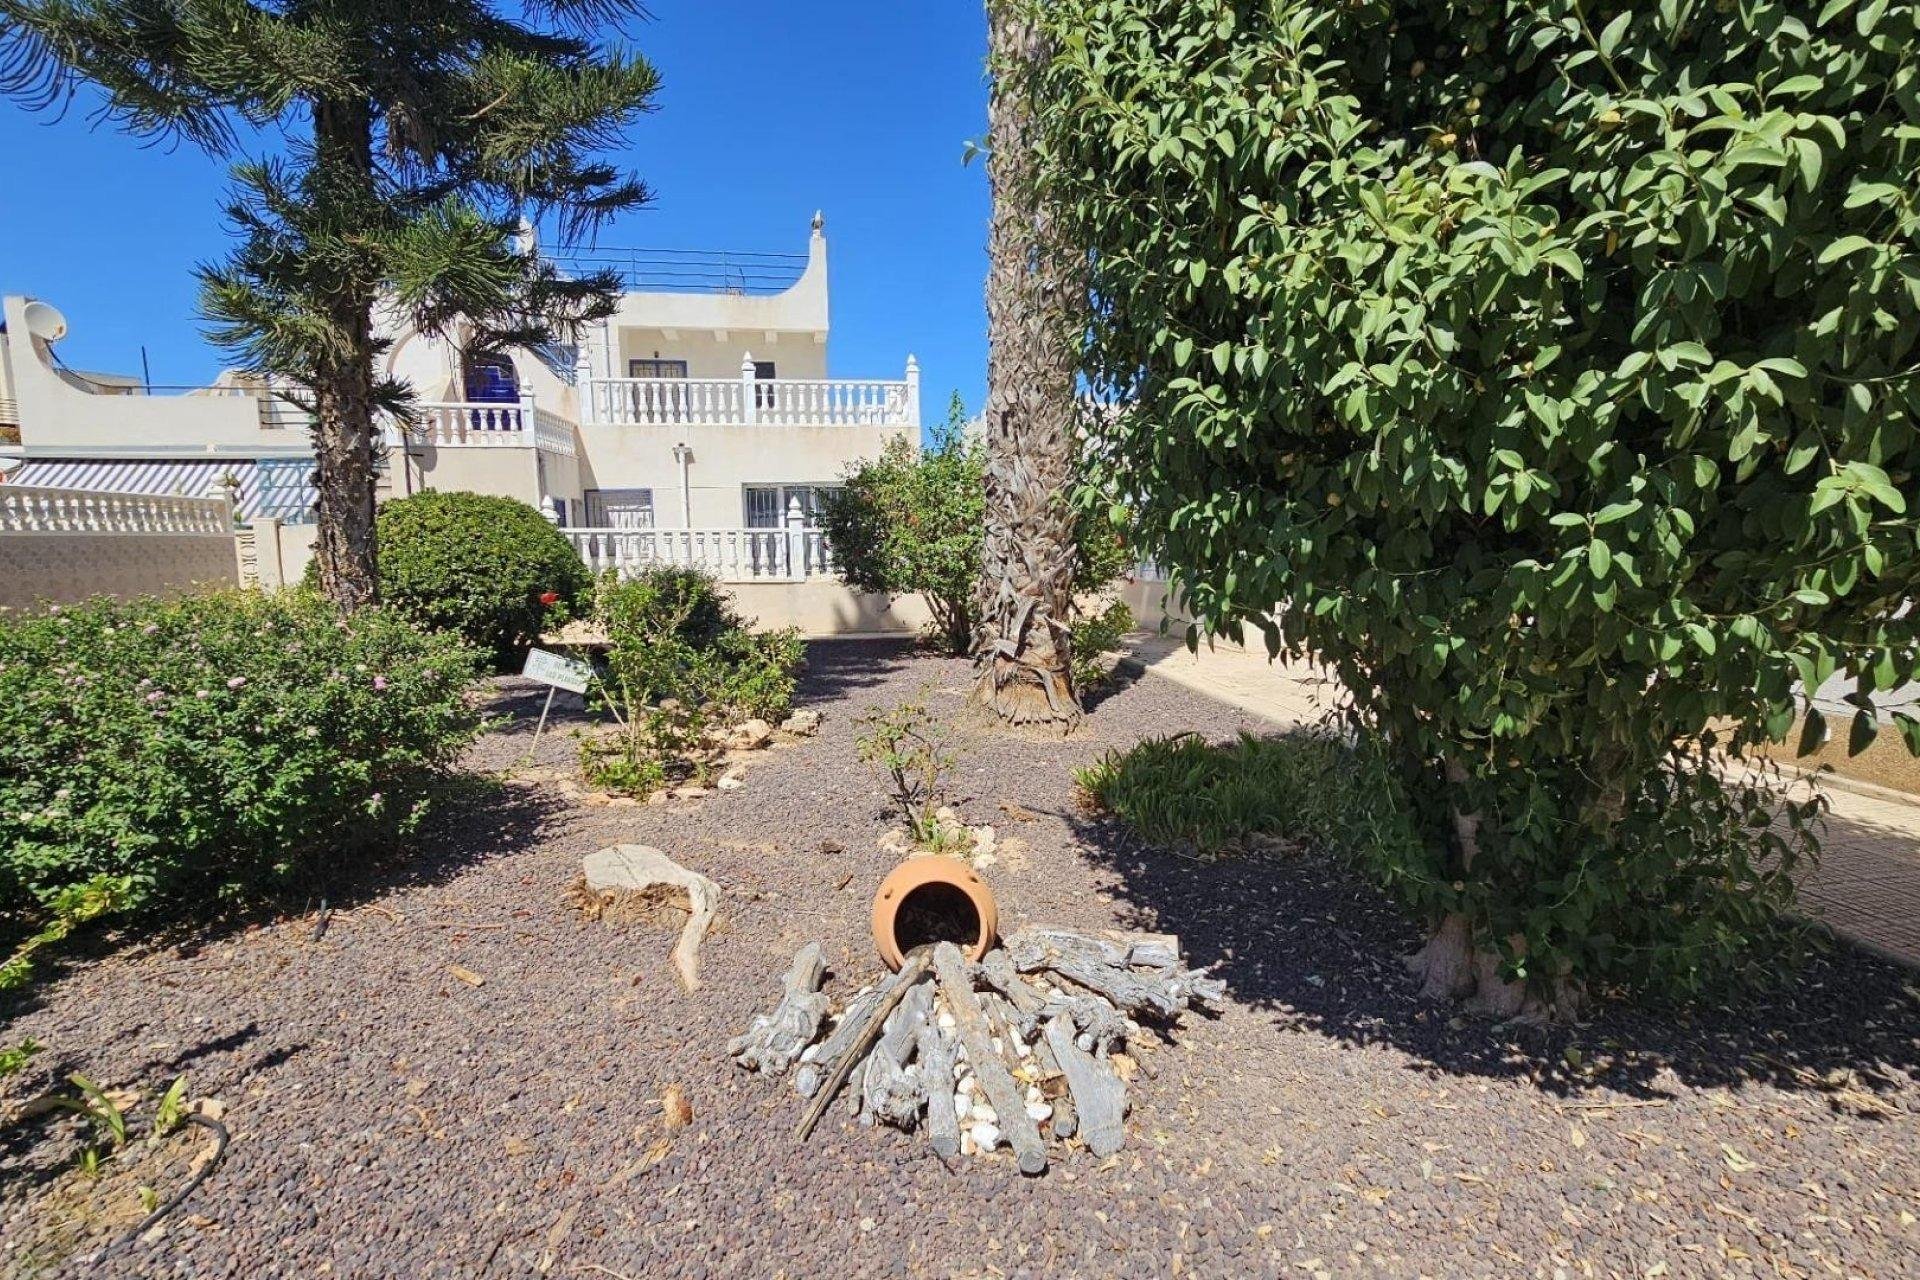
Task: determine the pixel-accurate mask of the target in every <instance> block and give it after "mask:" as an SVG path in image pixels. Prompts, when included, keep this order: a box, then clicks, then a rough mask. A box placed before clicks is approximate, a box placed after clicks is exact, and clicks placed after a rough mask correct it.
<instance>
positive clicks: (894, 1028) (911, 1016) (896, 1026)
mask: <svg viewBox="0 0 1920 1280" xmlns="http://www.w3.org/2000/svg"><path fill="white" fill-rule="evenodd" d="M932 1016H933V984H932V983H930V982H919V983H915V984H914V986H913V987H912V989H911V990H909V991H908V992H907V994H906V998H905V999H903V1000H901V1002H900V1007H899V1008H898V1009H895V1010H894V1011H893V1013H892V1015H891V1016H890V1017H888V1018H887V1020H886V1021H885V1022H884V1023H882V1024H881V1032H880V1043H881V1044H882V1045H884V1046H885V1047H886V1050H887V1052H888V1053H889V1054H892V1055H893V1060H894V1061H895V1062H897V1063H899V1064H900V1065H901V1066H905V1065H906V1064H907V1060H908V1059H910V1058H911V1057H913V1051H914V1049H915V1048H917V1047H918V1046H919V1044H920V1024H921V1023H923V1022H925V1021H926V1020H927V1019H929V1018H931V1017H932Z"/></svg>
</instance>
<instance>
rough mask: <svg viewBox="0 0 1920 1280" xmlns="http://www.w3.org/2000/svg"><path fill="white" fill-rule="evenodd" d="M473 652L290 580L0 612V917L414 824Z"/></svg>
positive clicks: (7, 924)
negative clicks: (345, 612)
mask: <svg viewBox="0 0 1920 1280" xmlns="http://www.w3.org/2000/svg"><path fill="white" fill-rule="evenodd" d="M474 667H475V655H474V654H473V652H472V651H471V650H470V649H469V648H468V647H467V646H466V645H465V644H464V643H462V642H461V641H460V640H459V639H458V638H456V637H452V636H445V635H437V634H431V633H427V632H423V631H421V630H419V629H418V628H417V627H415V626H414V625H413V624H412V623H410V622H408V621H407V620H406V619H405V618H403V617H401V616H399V615H398V614H397V613H394V612H392V611H390V610H384V609H375V610H368V611H366V612H363V613H359V614H355V615H353V616H352V617H350V618H341V617H340V616H339V615H338V614H336V613H335V612H334V611H333V610H332V609H331V608H330V607H328V606H327V605H326V604H325V603H323V602H322V601H320V600H319V599H317V598H315V597H314V596H312V595H311V594H309V593H307V592H304V591H288V592H283V593H280V594H278V595H272V596H262V595H259V594H257V593H247V592H238V591H224V592H214V593H210V594H206V595H196V596H188V597H184V598H182V599H177V600H152V599H146V600H136V601H130V602H124V603H122V602H114V601H107V600H98V601H93V602H89V603H87V604H83V605H78V606H73V607H68V608H61V609H56V610H51V611H49V612H46V613H43V614H37V615H30V616H25V617H21V618H17V619H14V620H11V621H8V622H5V623H3V624H0V920H3V922H4V923H3V924H0V927H3V928H4V929H5V931H6V932H8V933H10V934H11V933H17V932H23V931H25V930H26V929H27V928H29V927H31V926H32V925H33V922H34V920H35V919H36V918H37V917H38V916H39V915H41V914H43V913H44V912H46V911H49V910H51V909H52V908H53V907H54V905H55V904H56V903H58V902H59V901H60V900H61V898H60V895H61V894H62V893H63V892H65V891H68V890H70V889H71V888H72V887H73V886H79V885H86V884H89V883H94V884H112V885H114V886H116V894H117V895H118V896H120V897H123V898H124V901H125V903H126V905H128V906H136V907H137V906H159V905H168V906H174V905H178V904H180V903H182V902H183V901H185V900H186V899H188V898H189V897H192V898H195V899H198V898H199V897H201V896H203V895H206V896H213V897H230V896H232V895H236V894H241V893H244V892H251V891H260V890H270V889H273V888H276V887H278V886H280V885H283V884H284V883H285V882H287V881H288V879H289V878H290V877H294V876H296V875H299V874H301V873H304V872H311V871H317V870H321V869H324V868H326V867H327V866H328V865H330V864H332V863H334V862H336V861H337V860H338V859H339V858H340V857H341V856H342V852H343V851H344V850H345V849H347V848H349V847H351V846H353V845H357V844H360V843H363V842H365V841H366V840H369V839H372V838H375V837H377V836H379V835H381V834H384V833H390V832H392V831H393V830H395V829H396V828H399V827H402V826H404V825H406V824H407V823H409V822H411V821H413V820H414V817H415V815H416V814H417V812H418V804H419V802H420V799H421V796H422V784H423V783H425V782H426V781H427V780H428V779H430V778H431V776H432V775H433V774H434V773H435V772H436V771H438V770H441V769H443V768H445V767H446V766H448V765H449V764H451V763H452V762H453V760H454V758H455V756H456V755H457V754H458V752H459V751H460V750H461V749H462V748H464V747H465V746H466V745H467V744H468V743H470V742H471V741H472V740H473V739H474V737H475V736H476V734H477V733H478V731H479V729H480V727H481V725H482V718H481V715H480V713H479V712H478V711H477V710H476V708H475V706H474V705H473V703H472V702H471V701H470V699H469V698H468V696H467V693H468V690H469V689H470V687H471V683H472V676H473V672H474Z"/></svg>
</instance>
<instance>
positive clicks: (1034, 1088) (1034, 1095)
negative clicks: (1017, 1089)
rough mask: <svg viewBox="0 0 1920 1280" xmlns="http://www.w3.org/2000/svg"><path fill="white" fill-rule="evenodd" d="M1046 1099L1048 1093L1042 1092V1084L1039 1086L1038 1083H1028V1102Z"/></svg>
mask: <svg viewBox="0 0 1920 1280" xmlns="http://www.w3.org/2000/svg"><path fill="white" fill-rule="evenodd" d="M1046 1100H1047V1095H1046V1094H1044V1093H1041V1092H1040V1086H1039V1085H1037V1084H1030V1085H1028V1086H1027V1101H1028V1102H1045V1101H1046Z"/></svg>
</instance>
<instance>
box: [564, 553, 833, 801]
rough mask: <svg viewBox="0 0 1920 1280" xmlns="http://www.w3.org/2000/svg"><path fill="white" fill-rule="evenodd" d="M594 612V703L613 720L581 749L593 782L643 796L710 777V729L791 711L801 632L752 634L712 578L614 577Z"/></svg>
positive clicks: (675, 572) (682, 573) (687, 572)
mask: <svg viewBox="0 0 1920 1280" xmlns="http://www.w3.org/2000/svg"><path fill="white" fill-rule="evenodd" d="M593 609H594V617H595V619H596V621H597V622H598V623H599V625H600V626H601V628H602V629H603V630H604V631H605V633H606V636H607V652H606V660H605V669H604V671H603V673H602V675H601V677H600V680H599V681H598V682H597V684H596V686H595V689H594V692H593V695H592V702H593V705H594V706H595V707H596V708H598V709H600V710H603V711H605V712H606V713H607V714H608V715H609V716H610V717H611V718H612V720H613V726H612V727H613V732H611V733H610V734H602V735H597V736H594V737H590V738H587V739H585V740H583V741H582V743H581V748H580V764H581V771H582V772H583V773H584V774H585V775H586V777H587V779H588V781H589V782H591V783H592V784H593V785H595V786H599V787H605V788H607V789H609V790H618V791H625V792H629V793H632V794H636V795H645V794H648V793H650V792H652V791H656V790H658V789H659V788H660V787H662V786H665V785H668V784H669V783H673V782H679V781H683V780H687V779H694V780H698V781H704V779H705V777H706V775H707V772H708V770H709V768H710V766H711V765H712V762H713V758H714V754H715V753H714V750H713V744H712V742H711V741H710V740H709V736H708V730H709V729H710V728H713V727H715V726H723V725H727V724H732V723H736V722H738V721H740V720H743V719H747V718H749V717H754V716H758V717H760V718H762V719H767V720H778V719H780V718H781V717H784V716H785V715H786V714H787V711H788V710H789V709H790V708H791V706H792V702H793V691H794V687H795V682H796V677H797V672H798V671H799V668H800V664H801V661H802V656H803V653H804V648H803V645H802V642H801V639H800V634H799V632H797V631H794V630H786V631H775V632H768V633H764V634H755V633H753V632H751V631H749V630H748V629H747V625H746V623H745V621H744V620H743V619H741V618H740V616H739V615H738V614H736V613H735V612H734V611H733V608H732V606H731V605H730V604H729V603H728V601H727V599H726V597H725V595H723V594H722V592H721V590H720V586H719V584H718V583H717V582H716V581H715V580H714V579H713V578H712V577H711V576H710V575H707V574H704V573H700V572H698V571H695V570H691V569H653V570H648V571H646V572H643V573H641V574H639V575H637V576H635V577H633V578H630V579H627V580H625V581H621V580H619V579H617V578H615V577H613V576H612V575H608V576H607V577H606V578H604V579H602V580H601V582H600V583H599V585H598V587H597V588H596V589H595V592H594V601H593Z"/></svg>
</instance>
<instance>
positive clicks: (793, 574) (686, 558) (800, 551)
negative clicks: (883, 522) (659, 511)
mask: <svg viewBox="0 0 1920 1280" xmlns="http://www.w3.org/2000/svg"><path fill="white" fill-rule="evenodd" d="M561 532H562V533H564V534H566V535H567V541H569V542H571V543H572V544H573V549H574V550H575V551H577V552H579V553H580V559H581V560H582V561H584V562H585V564H586V566H587V568H588V569H589V570H590V571H592V572H593V573H596V574H599V573H604V572H606V571H607V570H610V569H611V570H613V571H614V572H615V573H618V574H620V575H621V576H622V577H626V576H630V575H632V574H634V573H638V572H639V571H641V570H643V569H649V568H653V567H656V566H672V567H676V568H686V569H701V570H704V571H706V572H707V573H711V574H713V575H714V576H715V577H717V578H719V579H720V580H721V581H723V582H756V581H761V580H775V581H798V580H803V579H807V578H823V577H828V576H831V575H832V573H833V555H832V552H831V550H830V549H829V548H828V546H827V541H826V536H825V535H824V534H823V533H822V532H821V531H820V530H819V529H815V528H800V527H793V528H784V529H615V528H573V529H562V530H561Z"/></svg>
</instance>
